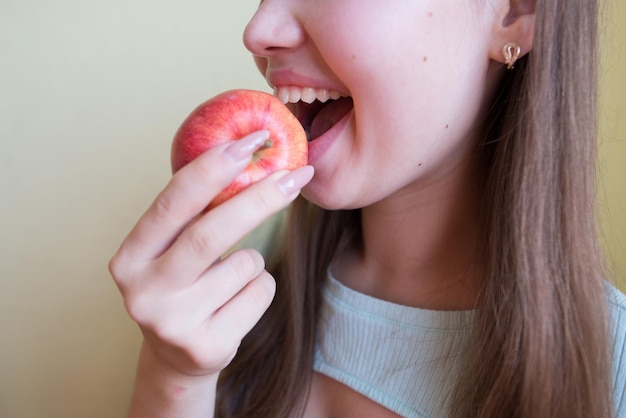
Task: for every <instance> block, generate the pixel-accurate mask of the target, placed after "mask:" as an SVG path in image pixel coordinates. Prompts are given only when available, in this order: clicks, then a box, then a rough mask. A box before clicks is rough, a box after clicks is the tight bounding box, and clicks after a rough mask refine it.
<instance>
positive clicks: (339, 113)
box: [309, 97, 352, 140]
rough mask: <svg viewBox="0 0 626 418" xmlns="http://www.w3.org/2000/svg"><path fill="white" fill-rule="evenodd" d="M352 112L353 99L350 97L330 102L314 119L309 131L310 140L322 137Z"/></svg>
mask: <svg viewBox="0 0 626 418" xmlns="http://www.w3.org/2000/svg"><path fill="white" fill-rule="evenodd" d="M350 110H352V99H351V98H349V97H342V98H340V99H339V100H333V101H331V102H329V103H328V104H327V105H325V106H324V107H323V108H322V109H321V110H320V111H319V113H318V114H317V115H315V118H313V121H312V122H311V128H310V130H309V135H310V139H311V140H313V139H315V138H318V137H320V136H322V135H323V134H324V133H325V132H326V131H328V130H329V129H330V128H332V127H333V126H334V125H335V124H336V123H337V122H339V120H341V118H343V117H344V116H345V115H347V114H348V112H349V111H350Z"/></svg>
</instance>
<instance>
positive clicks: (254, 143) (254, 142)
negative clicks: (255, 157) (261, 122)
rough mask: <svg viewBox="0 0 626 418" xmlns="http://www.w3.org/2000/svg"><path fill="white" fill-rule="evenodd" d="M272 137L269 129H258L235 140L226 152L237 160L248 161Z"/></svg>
mask: <svg viewBox="0 0 626 418" xmlns="http://www.w3.org/2000/svg"><path fill="white" fill-rule="evenodd" d="M269 138H270V133H269V132H268V131H257V132H253V133H251V134H249V135H246V136H244V137H243V138H241V139H239V140H237V141H235V142H233V143H232V144H231V145H229V146H228V148H226V150H225V151H224V153H225V154H226V155H227V156H228V157H229V158H231V159H232V160H233V161H235V162H241V161H247V160H248V159H250V158H251V157H252V154H254V152H255V151H257V150H258V149H259V148H261V147H262V146H263V144H265V141H267V140H268V139H269Z"/></svg>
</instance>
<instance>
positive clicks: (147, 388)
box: [130, 343, 219, 418]
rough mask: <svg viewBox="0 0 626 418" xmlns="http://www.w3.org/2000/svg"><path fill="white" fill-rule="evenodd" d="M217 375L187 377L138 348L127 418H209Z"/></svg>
mask: <svg viewBox="0 0 626 418" xmlns="http://www.w3.org/2000/svg"><path fill="white" fill-rule="evenodd" d="M218 377H219V373H215V374H211V375H199V376H194V375H188V374H184V373H181V372H179V371H177V370H175V369H174V368H172V367H170V366H169V365H167V364H163V363H162V362H160V361H159V360H158V358H157V357H156V356H155V355H154V353H153V352H152V350H150V348H149V347H147V346H146V344H145V343H144V344H143V345H142V347H141V352H140V356H139V362H138V365H137V376H136V380H135V393H134V396H133V402H132V405H131V413H130V416H131V417H152V418H157V417H189V418H191V417H195V416H198V417H200V416H203V417H211V416H213V412H214V408H215V392H216V388H217V380H218Z"/></svg>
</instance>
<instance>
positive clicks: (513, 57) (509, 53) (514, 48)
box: [502, 42, 521, 70]
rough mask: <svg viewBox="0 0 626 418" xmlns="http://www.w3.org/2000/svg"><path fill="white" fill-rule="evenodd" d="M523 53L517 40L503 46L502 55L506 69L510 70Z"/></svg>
mask: <svg viewBox="0 0 626 418" xmlns="http://www.w3.org/2000/svg"><path fill="white" fill-rule="evenodd" d="M520 53H521V49H520V46H519V45H518V44H517V43H516V42H508V43H507V44H505V45H504V46H503V47H502V55H504V63H505V64H506V69H507V70H510V69H512V68H513V65H515V63H516V62H517V60H518V58H519V56H520Z"/></svg>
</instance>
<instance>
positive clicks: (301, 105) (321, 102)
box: [274, 87, 354, 141]
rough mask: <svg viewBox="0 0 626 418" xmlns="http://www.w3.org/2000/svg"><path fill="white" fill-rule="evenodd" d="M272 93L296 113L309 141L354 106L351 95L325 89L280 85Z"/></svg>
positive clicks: (331, 125) (328, 128)
mask: <svg viewBox="0 0 626 418" xmlns="http://www.w3.org/2000/svg"><path fill="white" fill-rule="evenodd" d="M274 95H275V96H277V97H278V98H279V99H281V100H282V102H283V103H285V104H286V105H287V107H288V108H289V109H290V110H291V111H292V113H293V114H294V115H296V118H298V120H299V121H300V123H301V124H302V127H303V128H304V131H305V132H306V135H307V139H308V140H309V141H313V140H315V139H316V138H319V137H320V136H322V135H324V134H325V133H326V132H327V131H329V130H330V129H331V128H332V127H333V126H335V124H336V123H337V122H339V121H340V120H341V119H342V118H343V117H344V116H346V115H347V114H348V113H349V112H350V111H351V110H352V108H353V106H354V105H353V102H352V98H351V97H348V96H345V95H342V94H341V93H339V92H337V91H332V90H331V91H329V90H325V89H314V88H310V87H305V88H301V87H280V88H277V89H276V90H275V91H274Z"/></svg>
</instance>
